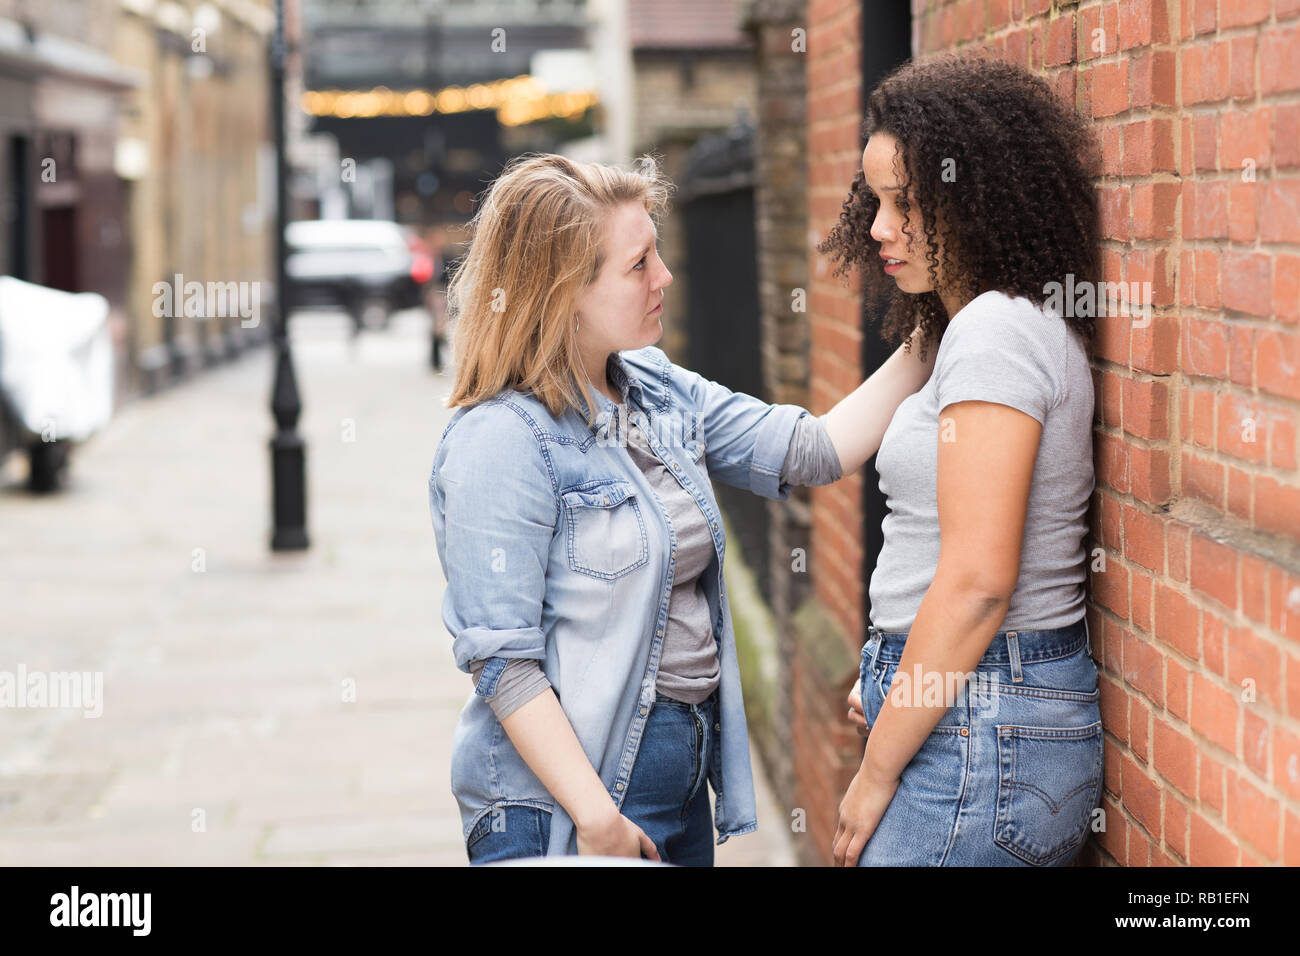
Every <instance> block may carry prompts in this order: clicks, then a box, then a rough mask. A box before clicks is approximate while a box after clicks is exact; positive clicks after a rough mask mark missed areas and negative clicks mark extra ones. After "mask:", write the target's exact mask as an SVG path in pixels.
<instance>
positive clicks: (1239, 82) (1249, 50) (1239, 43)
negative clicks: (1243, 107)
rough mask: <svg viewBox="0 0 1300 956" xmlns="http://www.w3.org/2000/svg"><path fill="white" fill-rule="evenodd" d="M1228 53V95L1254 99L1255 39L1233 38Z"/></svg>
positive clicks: (1248, 37)
mask: <svg viewBox="0 0 1300 956" xmlns="http://www.w3.org/2000/svg"><path fill="white" fill-rule="evenodd" d="M1228 42H1229V52H1228V62H1229V66H1228V95H1229V96H1232V97H1238V98H1240V97H1245V98H1254V96H1255V38H1254V37H1253V36H1244V37H1233V38H1232V39H1231V40H1229V41H1228Z"/></svg>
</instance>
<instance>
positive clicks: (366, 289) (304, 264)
mask: <svg viewBox="0 0 1300 956" xmlns="http://www.w3.org/2000/svg"><path fill="white" fill-rule="evenodd" d="M285 242H286V244H287V245H288V247H289V249H288V258H287V260H286V262H285V271H286V272H287V274H288V281H289V294H290V297H291V301H292V303H293V305H294V306H295V307H304V306H305V307H322V306H337V307H339V308H342V309H344V310H345V311H347V312H348V314H349V315H351V316H352V321H353V322H354V323H355V327H356V329H357V331H360V329H361V328H362V327H363V326H366V325H380V326H382V327H385V328H386V327H387V326H388V320H389V318H390V317H391V316H392V313H393V312H395V311H397V310H398V309H409V308H415V307H417V306H421V305H423V304H424V287H425V285H426V284H427V283H428V282H429V280H430V279H432V278H433V259H432V256H430V254H429V252H428V250H427V249H426V248H425V247H424V243H423V241H422V240H421V239H420V238H419V237H418V236H417V235H416V234H415V232H414V231H413V230H411V229H408V228H406V227H405V226H400V225H398V224H397V223H395V222H388V221H385V220H380V219H314V220H305V221H301V222H291V223H289V225H288V226H287V227H286V229H285Z"/></svg>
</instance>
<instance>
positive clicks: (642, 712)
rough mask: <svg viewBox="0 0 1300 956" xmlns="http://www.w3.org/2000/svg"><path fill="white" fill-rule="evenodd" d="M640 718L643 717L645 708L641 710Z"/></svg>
mask: <svg viewBox="0 0 1300 956" xmlns="http://www.w3.org/2000/svg"><path fill="white" fill-rule="evenodd" d="M641 716H642V717H644V716H645V708H644V707H642V708H641Z"/></svg>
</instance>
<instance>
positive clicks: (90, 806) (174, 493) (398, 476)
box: [0, 312, 794, 866]
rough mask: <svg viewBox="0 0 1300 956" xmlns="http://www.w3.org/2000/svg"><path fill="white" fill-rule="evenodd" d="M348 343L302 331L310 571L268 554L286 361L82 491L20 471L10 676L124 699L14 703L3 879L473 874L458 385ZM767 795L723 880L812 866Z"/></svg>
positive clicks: (8, 577) (142, 413) (366, 343)
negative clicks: (44, 483)
mask: <svg viewBox="0 0 1300 956" xmlns="http://www.w3.org/2000/svg"><path fill="white" fill-rule="evenodd" d="M348 325H349V323H348V321H347V319H346V318H344V317H341V316H336V315H329V314H320V313H313V314H302V315H299V316H296V317H295V318H294V320H293V322H292V326H291V332H292V336H293V341H294V356H295V363H296V370H297V373H298V382H299V387H300V390H301V392H302V395H303V402H304V406H305V407H304V411H303V416H302V419H301V422H300V429H299V430H300V433H301V434H302V435H303V437H304V439H305V440H306V443H307V461H308V475H307V495H308V533H309V534H310V536H311V541H312V547H311V548H310V550H308V551H306V552H299V553H293V554H273V553H272V552H271V551H270V550H269V548H268V544H267V542H268V538H269V532H270V521H271V518H270V504H269V497H270V491H269V489H270V478H269V470H270V467H269V453H268V450H267V442H268V440H269V438H270V436H271V433H272V421H271V417H270V413H269V411H268V408H267V404H268V395H269V391H270V384H271V367H272V357H273V353H272V350H271V349H269V348H266V349H260V350H258V351H256V352H255V353H253V354H250V355H246V356H244V357H243V358H242V359H240V360H239V361H238V362H237V363H235V364H233V365H228V366H224V367H221V368H219V369H216V370H213V371H209V372H206V373H204V374H203V375H200V376H198V377H196V378H194V379H192V380H191V381H189V382H187V383H184V384H182V385H180V386H178V387H176V388H173V389H171V390H169V391H166V392H164V393H161V394H160V395H158V396H155V397H153V398H147V399H141V400H138V401H135V402H133V403H130V404H129V405H127V406H126V407H124V408H122V409H119V411H118V413H117V416H116V417H115V418H114V420H113V422H112V424H111V425H110V427H109V428H108V429H107V430H106V431H105V432H104V433H103V434H101V435H99V436H97V437H96V438H95V439H93V440H92V441H91V442H89V443H88V444H87V445H86V446H85V447H83V448H81V449H79V451H78V452H77V453H76V454H74V456H73V459H72V465H71V483H70V486H69V487H68V489H67V490H66V491H65V492H64V493H62V494H60V495H55V496H50V497H44V498H34V497H31V496H29V495H28V494H27V492H26V491H25V489H24V488H23V487H22V484H21V480H22V477H23V475H22V472H23V471H24V470H25V467H24V466H23V463H22V461H21V460H20V459H17V458H10V460H9V462H8V468H7V469H6V471H5V473H4V475H3V486H2V487H0V672H5V671H7V672H9V673H11V674H16V673H17V668H18V666H19V665H20V664H21V665H22V666H23V667H25V669H26V671H27V673H28V674H32V673H34V672H46V673H49V672H72V671H76V672H91V673H94V672H100V673H102V680H103V685H102V714H101V715H100V716H98V717H87V716H84V715H83V710H81V709H74V708H71V707H57V708H56V707H34V706H28V707H12V706H9V707H0V865H10V866H13V865H74V866H98V865H109V864H118V865H232V864H234V865H247V864H278V865H310V864H326V865H376V864H378V865H465V862H466V861H465V851H464V846H463V843H462V842H461V837H460V819H459V815H458V814H457V811H456V804H455V801H454V800H453V798H452V796H451V793H450V790H449V787H448V766H449V757H450V746H451V735H452V729H453V727H454V726H455V723H456V717H457V714H458V713H459V711H460V708H461V706H462V705H463V703H464V701H465V698H466V695H467V693H468V691H469V678H468V676H467V675H465V674H462V673H461V672H460V671H458V670H457V669H456V668H455V665H454V664H453V662H452V656H451V640H450V638H449V637H448V636H447V634H446V631H445V629H444V628H443V626H442V623H441V620H440V617H439V609H440V606H441V599H442V588H443V583H444V582H443V577H442V572H441V569H440V567H439V564H438V556H437V550H436V546H435V542H434V536H433V530H432V527H431V525H430V521H429V510H428V490H427V479H428V470H429V465H430V463H431V461H432V456H433V451H434V448H435V447H436V445H437V441H438V438H439V436H440V435H441V433H442V429H443V427H444V425H445V423H446V420H447V418H448V417H449V415H450V411H449V410H448V409H446V408H443V407H442V406H441V397H442V396H443V395H445V394H446V393H447V391H448V390H449V389H450V378H449V377H448V376H447V375H445V374H444V375H442V376H438V375H435V374H433V373H432V372H431V370H430V369H429V367H428V357H427V356H428V337H427V336H428V319H427V317H426V316H425V315H424V314H423V313H420V312H409V313H402V314H399V315H398V316H396V317H395V318H394V321H393V324H392V327H391V328H390V330H389V331H387V332H379V331H367V332H364V333H363V334H362V335H361V337H360V338H359V339H357V340H355V341H353V340H351V338H350V336H349V334H348ZM754 762H755V770H756V771H758V770H759V769H760V765H759V763H758V758H757V755H755V757H754ZM760 776H761V773H760ZM758 785H759V820H760V829H759V831H758V832H757V833H753V834H748V835H745V836H742V837H734V838H732V839H731V840H729V841H728V842H727V843H726V844H725V845H724V846H722V847H720V848H718V851H717V856H718V863H719V865H792V864H793V859H794V858H793V853H792V852H791V849H790V845H789V842H790V839H789V833H788V829H787V827H786V826H785V825H784V820H785V819H786V818H785V817H784V816H783V815H782V813H781V812H780V811H779V810H778V809H777V808H776V807H775V805H774V803H773V800H772V797H771V794H770V792H769V790H768V788H767V786H766V782H765V781H763V780H761V779H760V780H759V782H758Z"/></svg>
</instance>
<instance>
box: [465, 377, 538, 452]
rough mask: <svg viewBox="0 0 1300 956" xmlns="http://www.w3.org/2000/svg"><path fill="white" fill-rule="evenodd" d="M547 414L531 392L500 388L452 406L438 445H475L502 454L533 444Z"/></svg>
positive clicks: (536, 440) (535, 442)
mask: <svg viewBox="0 0 1300 956" xmlns="http://www.w3.org/2000/svg"><path fill="white" fill-rule="evenodd" d="M550 417H551V414H550V412H549V411H547V408H546V406H545V405H544V404H543V403H542V402H541V401H540V400H539V399H538V398H537V397H536V396H534V395H533V394H531V393H529V392H519V391H515V390H513V389H502V390H501V391H500V392H498V393H497V394H496V395H493V396H492V397H491V398H489V399H485V400H484V401H481V402H477V403H475V404H473V405H465V406H461V407H460V408H458V409H456V411H455V412H454V413H453V414H452V416H451V418H450V420H448V422H447V427H446V428H444V429H443V432H442V444H443V445H447V444H449V443H451V442H455V443H456V444H476V445H485V446H488V447H493V448H496V449H498V450H499V452H500V453H506V452H508V450H509V449H511V448H514V447H517V446H521V445H522V446H527V445H529V444H534V445H535V444H537V442H538V441H539V440H540V437H541V435H542V434H543V433H544V432H545V425H544V423H545V422H546V420H548V419H550Z"/></svg>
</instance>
